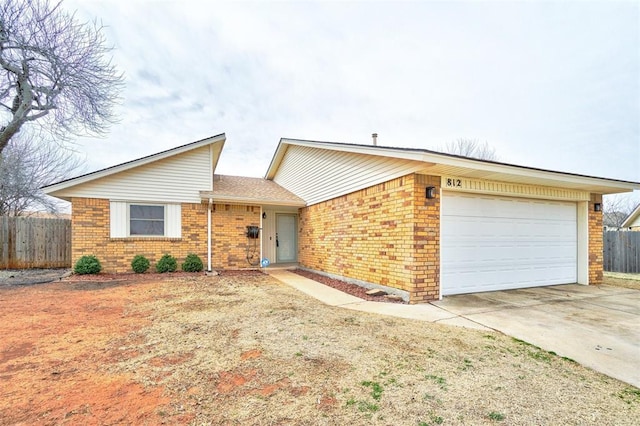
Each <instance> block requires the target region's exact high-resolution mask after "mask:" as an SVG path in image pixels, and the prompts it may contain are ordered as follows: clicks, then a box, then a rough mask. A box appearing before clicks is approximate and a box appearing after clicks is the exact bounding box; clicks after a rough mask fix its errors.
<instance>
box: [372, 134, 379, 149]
mask: <svg viewBox="0 0 640 426" xmlns="http://www.w3.org/2000/svg"><path fill="white" fill-rule="evenodd" d="M371 137H372V138H373V146H376V145H378V134H377V133H372V134H371Z"/></svg>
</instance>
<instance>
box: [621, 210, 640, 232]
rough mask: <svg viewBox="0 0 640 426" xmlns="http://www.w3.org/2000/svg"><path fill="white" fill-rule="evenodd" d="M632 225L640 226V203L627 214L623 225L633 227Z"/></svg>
mask: <svg viewBox="0 0 640 426" xmlns="http://www.w3.org/2000/svg"><path fill="white" fill-rule="evenodd" d="M632 226H633V227H636V226H638V227H640V204H638V206H637V207H636V208H635V209H633V211H632V212H631V213H629V216H627V218H626V219H625V220H624V222H622V225H621V227H622V228H631V227H632Z"/></svg>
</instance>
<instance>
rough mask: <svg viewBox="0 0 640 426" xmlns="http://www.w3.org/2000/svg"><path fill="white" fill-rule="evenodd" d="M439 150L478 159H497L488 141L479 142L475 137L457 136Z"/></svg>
mask: <svg viewBox="0 0 640 426" xmlns="http://www.w3.org/2000/svg"><path fill="white" fill-rule="evenodd" d="M440 150H441V151H442V152H446V153H449V154H455V155H461V156H463V157H470V158H477V159H479V160H490V161H496V160H498V155H497V154H496V150H495V148H492V147H491V146H489V143H488V142H485V143H480V142H479V141H478V140H477V139H467V138H459V139H456V140H455V141H453V142H449V143H448V144H446V145H445V146H444V148H441V149H440Z"/></svg>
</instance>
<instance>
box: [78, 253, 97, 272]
mask: <svg viewBox="0 0 640 426" xmlns="http://www.w3.org/2000/svg"><path fill="white" fill-rule="evenodd" d="M101 270H102V265H100V261H99V260H98V258H97V257H95V256H93V255H87V256H82V257H81V258H80V259H78V261H77V262H76V264H75V266H74V267H73V272H75V273H76V274H80V275H86V274H98V273H100V271H101Z"/></svg>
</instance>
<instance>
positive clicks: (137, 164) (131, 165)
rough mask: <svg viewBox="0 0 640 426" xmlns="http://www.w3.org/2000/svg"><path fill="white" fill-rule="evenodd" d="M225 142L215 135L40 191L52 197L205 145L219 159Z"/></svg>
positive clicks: (223, 136) (215, 163)
mask: <svg viewBox="0 0 640 426" xmlns="http://www.w3.org/2000/svg"><path fill="white" fill-rule="evenodd" d="M225 141H226V136H225V134H224V133H222V134H219V135H216V136H212V137H210V138H206V139H202V140H200V141H196V142H191V143H189V144H186V145H182V146H179V147H176V148H172V149H168V150H166V151H162V152H159V153H157V154H151V155H148V156H146V157H142V158H138V159H136V160H131V161H127V162H126V163H122V164H118V165H115V166H111V167H107V168H106V169H102V170H98V171H95V172H91V173H87V174H85V175H81V176H78V177H75V178H71V179H67V180H65V181H62V182H58V183H54V184H52V185H48V186H45V187H42V188H41V189H42V191H43V192H44V193H45V194H50V195H54V194H53V193H55V192H57V191H60V190H62V189H68V188H71V187H73V186H76V185H80V184H83V183H87V182H91V181H93V180H96V179H101V178H104V177H106V176H111V175H114V174H116V173H120V172H123V171H125V170H130V169H133V168H135V167H140V166H143V165H145V164H149V163H153V162H154V161H158V160H162V159H165V158H169V157H173V156H174V155H178V154H182V153H185V152H188V151H192V150H194V149H198V148H201V147H203V146H207V145H212V144H215V145H216V147H215V148H214V150H213V152H212V155H214V156H217V157H218V158H219V157H220V152H221V151H222V148H223V146H224V143H225ZM218 158H215V159H214V160H213V161H212V167H213V168H214V170H212V171H211V174H212V175H213V173H214V171H215V167H216V165H217V164H218Z"/></svg>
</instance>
